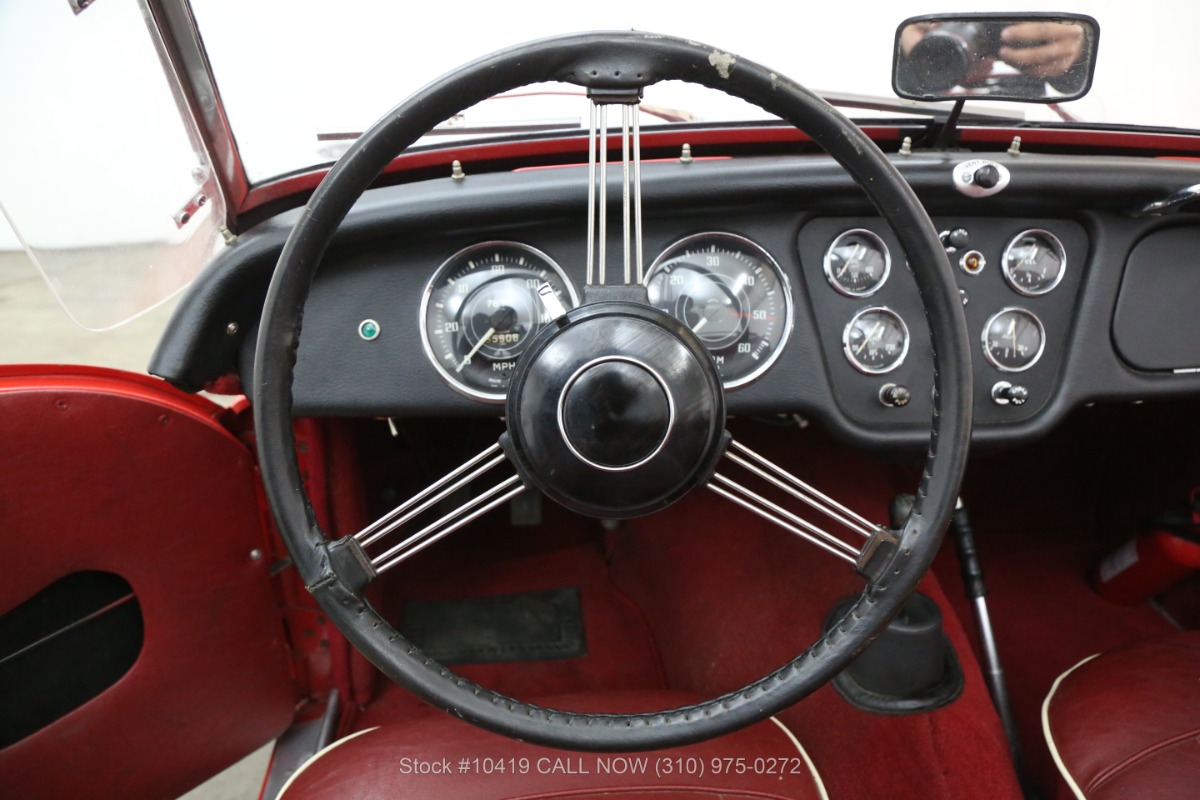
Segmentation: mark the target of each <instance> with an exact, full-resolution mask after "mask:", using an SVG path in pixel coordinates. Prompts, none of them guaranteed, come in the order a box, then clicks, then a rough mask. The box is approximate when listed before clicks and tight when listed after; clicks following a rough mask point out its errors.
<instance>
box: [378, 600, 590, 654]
mask: <svg viewBox="0 0 1200 800" xmlns="http://www.w3.org/2000/svg"><path fill="white" fill-rule="evenodd" d="M400 632H401V633H403V634H404V636H405V638H407V639H408V640H409V641H410V642H412V643H413V644H415V645H416V646H417V647H419V648H421V650H422V651H423V652H424V653H425V655H427V656H429V657H430V658H432V659H434V660H436V661H440V662H441V663H443V664H471V663H475V662H484V663H499V662H502V661H537V660H540V659H544V658H579V657H581V656H586V655H587V643H586V641H585V640H584V632H583V610H582V608H581V607H580V604H579V590H578V589H576V588H574V587H571V588H565V589H548V590H546V591H544V592H520V593H518V594H506V595H501V596H498V597H465V598H462V599H459V600H409V601H408V602H407V603H405V604H404V622H403V623H402V624H401V626H400Z"/></svg>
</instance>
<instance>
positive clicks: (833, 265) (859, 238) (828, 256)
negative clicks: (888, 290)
mask: <svg viewBox="0 0 1200 800" xmlns="http://www.w3.org/2000/svg"><path fill="white" fill-rule="evenodd" d="M891 270H892V255H891V253H889V252H888V249H887V245H886V244H884V243H883V240H882V239H880V238H879V237H878V236H876V235H875V234H874V233H872V232H871V231H868V230H866V229H864V228H855V229H854V230H849V231H846V232H844V233H842V234H840V235H839V236H838V237H837V238H836V239H834V240H833V244H831V245H829V249H828V250H826V251H825V277H826V279H828V281H829V285H830V286H832V287H833V288H834V289H837V290H838V291H839V292H841V293H842V294H844V295H847V296H848V297H868V296H870V295H873V294H875V292H877V291H878V290H879V288H880V287H881V286H883V284H884V282H885V281H887V279H888V274H889V273H890V272H891Z"/></svg>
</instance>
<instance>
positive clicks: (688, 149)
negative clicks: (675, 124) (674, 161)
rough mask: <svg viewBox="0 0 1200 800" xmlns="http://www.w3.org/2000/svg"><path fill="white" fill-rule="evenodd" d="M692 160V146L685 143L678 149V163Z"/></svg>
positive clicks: (688, 162)
mask: <svg viewBox="0 0 1200 800" xmlns="http://www.w3.org/2000/svg"><path fill="white" fill-rule="evenodd" d="M692 161H693V159H692V146H691V145H690V144H686V143H685V144H684V145H683V147H682V148H681V149H680V151H679V163H680V164H690V163H692Z"/></svg>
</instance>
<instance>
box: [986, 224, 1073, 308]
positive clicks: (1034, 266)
mask: <svg viewBox="0 0 1200 800" xmlns="http://www.w3.org/2000/svg"><path fill="white" fill-rule="evenodd" d="M1001 269H1002V270H1003V272H1004V278H1005V280H1007V281H1008V285H1009V286H1011V287H1012V288H1013V289H1014V290H1016V291H1017V292H1018V293H1019V294H1023V295H1026V296H1027V297H1035V296H1037V295H1040V294H1045V293H1046V292H1048V291H1050V290H1051V289H1053V288H1054V287H1055V286H1058V284H1059V281H1061V280H1062V278H1063V273H1064V272H1066V269H1067V253H1066V251H1065V250H1063V246H1062V242H1060V241H1059V240H1058V237H1057V236H1055V235H1054V234H1053V233H1050V232H1049V231H1043V230H1039V229H1036V228H1035V229H1033V230H1028V231H1024V232H1022V233H1020V234H1018V235H1017V236H1016V237H1015V238H1013V240H1012V241H1011V242H1009V243H1008V246H1007V247H1005V248H1004V257H1003V259H1002V260H1001Z"/></svg>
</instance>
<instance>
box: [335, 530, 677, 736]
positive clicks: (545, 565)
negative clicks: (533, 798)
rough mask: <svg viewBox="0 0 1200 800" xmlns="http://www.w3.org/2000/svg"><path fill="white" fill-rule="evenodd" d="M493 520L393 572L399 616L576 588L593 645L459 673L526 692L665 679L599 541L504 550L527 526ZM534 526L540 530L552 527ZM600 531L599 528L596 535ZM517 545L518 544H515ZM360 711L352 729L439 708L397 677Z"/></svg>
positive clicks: (392, 597)
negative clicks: (414, 605) (406, 609)
mask: <svg viewBox="0 0 1200 800" xmlns="http://www.w3.org/2000/svg"><path fill="white" fill-rule="evenodd" d="M562 513H563V515H564V517H562V518H560V517H559V516H558V512H557V511H555V510H549V509H548V512H547V523H546V524H547V525H551V526H554V525H563V526H565V525H579V526H587V527H591V528H592V529H593V530H594V531H595V532H597V533H598V532H599V523H598V522H596V521H595V520H582V519H579V520H576V519H574V518H573V517H571V515H567V514H566V512H562ZM484 522H485V525H483V526H480V527H479V528H477V529H475V530H472V531H462V532H460V533H458V534H455V537H454V540H453V541H447V542H445V543H444V544H445V546H439V547H434V548H430V550H429V551H427V552H426V553H422V554H421V556H425V555H426V554H428V555H429V556H430V558H428V559H424V560H423V559H422V558H421V557H418V558H414V559H413V560H412V561H411V562H410V563H408V564H405V567H404V569H403V570H398V571H397V572H398V574H396V575H395V576H389V582H388V584H387V586H386V589H387V594H388V600H387V607H388V608H389V609H390V610H391V611H392V614H391V618H392V619H396V620H399V619H400V618H401V614H402V609H403V606H404V603H405V602H406V600H408V599H410V598H418V599H421V600H424V601H430V600H452V599H459V598H463V597H472V598H476V597H482V596H503V595H511V594H514V593H519V592H539V591H546V590H552V589H558V588H561V587H562V585H563V583H565V582H569V583H570V584H572V585H573V586H575V587H577V589H578V593H579V604H580V608H581V610H582V615H583V616H582V619H583V629H584V632H585V635H586V646H587V654H586V655H583V656H578V657H571V658H548V659H541V660H534V661H519V662H508V663H475V664H459V665H457V666H455V667H454V670H455V672H457V673H459V674H460V675H462V676H464V677H466V678H468V679H470V680H472V681H475V682H476V683H479V684H480V685H482V686H485V687H487V688H488V689H492V690H495V691H497V692H501V693H503V694H507V695H509V696H511V697H516V698H518V699H528V698H533V697H538V696H544V695H550V694H567V693H569V692H572V691H578V690H579V689H580V687H590V688H595V689H662V688H666V682H665V679H664V675H663V668H662V664H661V662H660V661H659V659H658V653H657V648H656V646H655V642H654V639H653V637H652V636H651V634H650V629H649V627H648V626H647V624H646V621H645V618H644V617H643V616H642V613H641V611H640V610H639V609H638V608H637V607H636V606H635V605H634V604H633V603H632V602H630V600H629V599H628V598H627V597H625V596H624V594H622V593H621V592H620V591H618V590H617V589H616V588H615V587H614V586H613V584H612V582H611V581H610V579H609V577H608V570H607V567H606V565H605V562H604V554H603V551H602V549H601V547H600V545H599V544H598V543H593V544H585V545H575V546H572V547H568V548H566V549H562V550H555V551H550V552H538V553H525V554H523V555H520V556H518V557H516V558H508V559H505V558H504V550H505V547H504V542H505V540H506V539H508V537H515V538H517V539H520V538H522V537H524V536H525V534H524V533H523V531H522V529H520V528H515V529H509V528H507V526H506V525H503V523H501V524H496V523H495V521H493V524H491V525H487V524H486V522H487V520H486V518H485V520H484ZM531 535H534V536H541V535H544V531H541V532H533V533H532V534H531ZM597 538H598V536H597ZM514 549H519V548H518V547H514ZM380 683H381V687H380V689H379V691H378V693H377V695H376V697H375V699H374V700H373V702H372V703H371V704H370V705H369V706H368V707H367V708H366V709H364V710H363V711H362V712H361V713H360V714H359V715H358V716H357V718H356V719H355V720H354V722H353V726H352V730H360V729H363V728H368V727H372V726H375V725H382V724H388V723H391V722H397V721H402V720H404V719H410V718H413V717H416V716H420V715H423V714H428V713H438V712H437V711H435V710H434V709H433V707H432V706H430V705H428V704H426V703H424V702H423V701H421V700H419V699H417V698H416V697H415V696H413V695H412V694H411V693H409V692H408V690H407V689H403V688H401V687H399V686H397V685H395V684H393V683H391V682H390V681H387V680H383V681H381V682H380Z"/></svg>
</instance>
